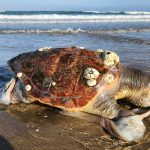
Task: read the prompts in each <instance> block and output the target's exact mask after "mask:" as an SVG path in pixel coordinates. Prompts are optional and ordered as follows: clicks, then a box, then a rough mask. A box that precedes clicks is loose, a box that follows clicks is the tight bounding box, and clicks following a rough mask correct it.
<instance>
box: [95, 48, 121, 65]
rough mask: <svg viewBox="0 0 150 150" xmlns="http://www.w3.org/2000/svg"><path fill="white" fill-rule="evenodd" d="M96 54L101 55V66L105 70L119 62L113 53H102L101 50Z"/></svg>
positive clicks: (107, 51)
mask: <svg viewBox="0 0 150 150" xmlns="http://www.w3.org/2000/svg"><path fill="white" fill-rule="evenodd" d="M98 52H100V53H101V54H100V56H101V58H102V59H103V60H104V61H103V64H104V67H105V68H109V67H110V66H113V65H116V64H117V63H119V61H120V59H119V56H118V55H117V54H116V53H114V52H111V51H109V50H106V51H103V50H101V49H100V50H98Z"/></svg>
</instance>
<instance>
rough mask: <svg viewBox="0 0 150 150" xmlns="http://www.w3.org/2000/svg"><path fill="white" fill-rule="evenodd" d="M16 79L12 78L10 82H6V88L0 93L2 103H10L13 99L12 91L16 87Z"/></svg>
mask: <svg viewBox="0 0 150 150" xmlns="http://www.w3.org/2000/svg"><path fill="white" fill-rule="evenodd" d="M15 84H16V79H15V78H12V79H11V80H10V81H9V82H8V83H6V85H5V87H4V89H3V90H2V92H1V93H0V103H2V104H5V105H9V104H10V103H11V101H12V91H13V89H14V87H15Z"/></svg>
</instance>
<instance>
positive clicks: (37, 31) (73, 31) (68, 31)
mask: <svg viewBox="0 0 150 150" xmlns="http://www.w3.org/2000/svg"><path fill="white" fill-rule="evenodd" d="M126 32H150V28H145V29H133V28H129V29H111V30H83V29H80V28H78V29H72V28H68V29H66V30H65V29H64V30H63V29H46V30H41V29H33V30H32V29H28V30H26V29H20V30H0V34H24V33H27V34H32V33H33V34H77V33H90V34H91V33H93V34H104V33H126Z"/></svg>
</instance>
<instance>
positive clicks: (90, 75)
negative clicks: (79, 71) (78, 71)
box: [84, 68, 100, 80]
mask: <svg viewBox="0 0 150 150" xmlns="http://www.w3.org/2000/svg"><path fill="white" fill-rule="evenodd" d="M99 75H100V73H99V71H98V70H96V69H95V68H87V69H86V70H85V71H84V77H85V78H86V79H89V80H91V79H97V78H98V77H99Z"/></svg>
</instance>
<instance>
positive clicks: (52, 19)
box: [0, 11, 150, 23]
mask: <svg viewBox="0 0 150 150" xmlns="http://www.w3.org/2000/svg"><path fill="white" fill-rule="evenodd" d="M124 21H128V22H134V21H150V12H142V11H127V12H120V11H109V12H103V11H76V12H73V11H1V12H0V23H69V22H71V23H74V22H124Z"/></svg>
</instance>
